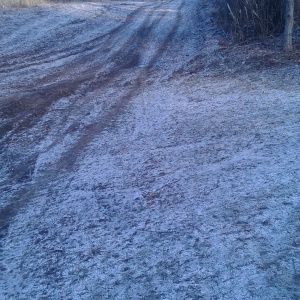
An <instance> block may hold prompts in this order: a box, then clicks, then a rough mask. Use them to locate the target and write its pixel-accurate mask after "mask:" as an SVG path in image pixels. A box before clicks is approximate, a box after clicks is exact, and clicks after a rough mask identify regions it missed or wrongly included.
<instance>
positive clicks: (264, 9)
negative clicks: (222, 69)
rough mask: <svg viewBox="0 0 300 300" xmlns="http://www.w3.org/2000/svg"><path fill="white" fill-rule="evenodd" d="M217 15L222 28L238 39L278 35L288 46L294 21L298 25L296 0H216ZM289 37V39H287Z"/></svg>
mask: <svg viewBox="0 0 300 300" xmlns="http://www.w3.org/2000/svg"><path fill="white" fill-rule="evenodd" d="M216 2H217V6H218V9H217V19H218V21H219V23H220V25H221V26H222V28H223V30H224V32H226V34H229V35H230V37H231V38H232V39H233V40H234V41H236V42H241V43H249V42H252V41H253V40H257V39H267V38H272V37H278V36H280V35H282V34H283V33H284V43H285V47H287V48H288V49H287V50H291V45H289V44H288V43H291V41H292V40H291V39H292V37H291V36H292V32H293V28H294V26H293V25H294V24H295V25H296V26H297V25H298V26H299V17H300V1H299V0H295V1H294V0H275V1H274V0H216ZM287 39H289V40H287Z"/></svg>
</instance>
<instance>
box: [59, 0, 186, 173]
mask: <svg viewBox="0 0 300 300" xmlns="http://www.w3.org/2000/svg"><path fill="white" fill-rule="evenodd" d="M184 5H185V0H183V1H181V4H180V6H179V7H178V9H177V13H176V19H175V24H174V25H173V26H172V28H171V30H170V32H169V33H168V34H167V36H166V37H165V38H164V40H163V41H162V43H161V45H160V47H159V48H158V50H157V51H156V53H155V55H154V56H153V57H152V58H151V59H150V61H149V63H148V64H147V65H146V66H145V67H144V68H143V69H142V71H141V72H140V74H139V75H138V77H137V78H136V79H135V83H134V85H133V86H132V87H131V88H130V89H129V90H128V92H127V93H126V94H125V95H124V96H123V97H121V98H120V99H119V100H118V102H116V103H115V104H114V105H113V106H112V107H111V108H110V110H109V111H108V112H107V114H105V115H104V116H103V117H102V118H101V121H99V122H96V123H93V124H92V125H91V126H90V127H89V128H87V130H86V131H85V134H84V135H81V136H80V138H79V139H78V141H77V142H76V144H75V146H73V147H72V148H71V149H69V150H68V151H67V152H66V153H65V154H64V155H63V156H62V158H61V159H60V161H59V163H58V165H59V166H63V168H64V169H70V168H72V167H73V166H74V164H75V163H76V161H77V159H78V157H79V156H80V152H81V151H82V150H83V149H84V148H85V147H86V146H87V145H88V144H89V143H90V142H91V141H92V140H93V139H94V138H95V136H96V135H99V134H101V132H103V131H104V130H106V129H109V128H113V127H114V126H115V124H116V122H117V120H118V119H119V117H120V115H122V113H124V111H125V109H126V108H127V106H128V104H129V102H130V100H131V99H132V98H133V97H134V96H135V95H137V94H138V92H139V89H140V87H141V86H142V84H143V82H144V80H145V79H146V78H147V77H148V76H149V71H150V70H152V69H153V68H154V66H155V63H156V62H157V61H158V59H159V58H160V57H161V56H162V54H163V53H164V52H165V51H167V48H168V46H169V45H170V43H171V41H172V39H173V38H174V36H175V34H176V32H177V31H178V29H179V26H180V24H181V21H182V15H181V9H182V8H183V7H184ZM164 16H165V14H164ZM161 20H162V18H161V19H160V20H159V21H157V22H156V24H155V25H158V23H159V22H160V21H161ZM151 30H153V27H151V28H147V29H146V30H145V31H143V29H141V30H140V34H142V35H143V34H145V36H148V35H149V33H150V32H151ZM135 55H138V54H137V53H134V54H131V57H132V59H133V60H134V57H135ZM129 62H130V60H129ZM123 67H124V66H123Z"/></svg>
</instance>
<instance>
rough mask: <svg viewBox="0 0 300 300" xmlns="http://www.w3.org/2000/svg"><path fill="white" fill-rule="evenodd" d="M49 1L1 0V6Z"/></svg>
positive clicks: (16, 5)
mask: <svg viewBox="0 0 300 300" xmlns="http://www.w3.org/2000/svg"><path fill="white" fill-rule="evenodd" d="M45 3H47V0H0V8H1V7H3V8H4V7H22V6H34V5H41V4H45Z"/></svg>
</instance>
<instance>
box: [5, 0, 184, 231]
mask: <svg viewBox="0 0 300 300" xmlns="http://www.w3.org/2000/svg"><path fill="white" fill-rule="evenodd" d="M184 4H185V3H184V1H181V2H180V6H179V7H178V8H177V13H176V18H175V20H174V21H173V22H174V24H173V25H171V26H170V28H168V33H167V35H165V36H164V37H163V38H162V39H161V40H159V41H158V46H157V50H156V52H155V54H154V55H153V56H152V57H151V58H150V59H149V60H148V63H147V64H146V65H145V66H143V67H141V68H139V69H138V68H137V67H139V63H140V60H141V57H142V55H143V53H142V51H144V50H145V49H147V47H148V45H149V43H151V42H152V41H151V34H153V33H154V32H155V29H156V28H158V27H159V26H161V25H160V24H161V22H163V21H165V22H169V20H165V16H166V14H168V12H167V10H166V9H165V10H162V11H161V12H159V11H155V10H153V11H152V13H149V14H148V15H147V16H146V18H145V19H144V21H143V22H142V24H141V25H140V26H139V27H138V28H137V29H135V31H134V32H133V33H132V34H131V36H130V37H129V38H128V39H127V41H125V42H124V43H123V44H122V46H121V47H120V48H119V49H118V50H117V51H116V52H113V53H112V54H111V55H109V56H108V57H107V58H106V60H104V61H101V63H99V64H97V65H96V66H94V67H93V68H90V69H87V70H86V71H84V72H83V73H82V74H81V76H80V77H78V78H75V79H67V80H63V81H59V82H54V83H51V84H49V85H47V86H44V87H43V88H42V89H37V90H36V91H34V93H28V94H27V95H25V96H23V97H19V98H17V99H11V101H14V104H16V105H17V110H16V108H15V107H14V105H10V106H5V107H4V110H3V111H2V112H3V114H4V115H5V116H8V117H13V116H15V115H16V112H17V113H18V114H17V117H18V116H20V115H27V117H25V119H22V121H21V122H18V127H17V128H15V129H12V130H11V134H10V135H8V136H5V137H4V138H3V139H2V143H1V144H2V145H4V144H5V143H9V141H10V139H11V138H12V137H13V136H14V135H16V134H18V133H20V132H21V131H24V130H27V129H28V128H30V127H31V126H33V125H34V124H35V123H36V122H37V121H38V120H39V119H40V118H41V117H42V116H43V115H44V114H45V113H46V112H47V111H48V108H49V107H50V105H51V104H52V103H53V102H55V101H57V100H58V99H61V98H62V97H69V96H71V95H73V94H74V92H75V91H77V90H78V89H79V90H81V91H82V92H83V95H81V96H80V98H82V96H84V95H85V94H86V93H88V92H91V91H94V90H96V89H100V88H105V87H106V86H108V85H109V84H112V83H114V82H115V81H116V79H117V78H118V76H120V75H124V74H128V75H129V76H131V78H132V82H133V84H132V86H131V87H128V88H126V91H125V93H124V95H123V96H122V97H120V98H119V99H117V101H116V102H115V103H114V104H112V105H111V107H110V108H109V109H108V110H107V111H106V112H105V113H104V114H103V115H102V116H101V119H100V120H99V121H98V122H95V123H93V124H91V125H90V126H88V127H85V128H84V130H83V131H82V133H81V135H80V137H79V138H78V140H76V142H75V144H73V145H72V146H71V147H70V148H69V149H68V150H67V151H66V152H65V153H64V154H62V156H61V157H60V159H59V160H58V162H56V163H55V165H54V166H52V167H51V171H49V172H50V173H49V172H45V173H42V174H40V175H39V177H38V178H36V179H35V183H30V189H27V188H26V186H27V185H28V184H27V183H26V182H30V179H31V178H30V176H29V177H28V174H29V173H30V172H32V170H31V169H30V168H31V166H32V165H34V164H35V162H32V159H34V161H36V159H37V157H33V156H31V157H28V159H27V158H26V157H25V158H24V159H23V160H22V162H21V164H20V165H19V166H18V165H17V164H16V165H15V170H12V172H11V175H10V178H11V179H9V181H7V182H6V183H5V184H6V186H9V185H12V184H13V183H14V181H17V182H18V181H19V180H21V182H22V184H23V185H24V189H25V191H26V193H25V192H24V195H21V196H20V195H12V196H11V199H14V201H13V202H14V203H13V204H12V203H8V204H7V205H5V206H4V207H2V208H1V209H0V216H1V220H2V221H1V224H0V225H1V226H3V227H4V228H6V226H7V224H8V222H9V220H10V219H11V218H12V217H14V216H16V215H17V214H18V212H19V210H20V208H24V207H25V206H26V205H27V204H26V203H27V202H28V197H29V196H28V195H31V194H32V193H33V191H34V190H35V186H36V185H38V186H40V185H41V184H42V183H43V182H48V181H49V180H53V181H55V180H57V176H58V174H60V173H61V171H59V170H62V169H65V170H66V171H71V170H72V169H73V167H74V166H75V164H76V163H77V161H78V159H79V157H80V155H81V152H82V151H83V150H84V149H85V148H86V147H87V146H88V144H89V143H90V142H91V141H92V140H93V139H94V138H95V137H96V136H98V135H99V134H101V133H102V132H103V131H104V130H107V129H111V128H114V127H115V125H116V123H117V121H118V120H119V118H120V116H121V115H122V114H123V113H124V112H125V111H126V108H127V107H128V104H129V103H130V101H131V99H132V98H133V97H134V96H135V95H137V94H138V93H139V91H140V89H141V87H142V86H143V84H144V80H145V79H146V78H147V77H148V76H149V72H150V71H152V70H153V68H154V66H155V63H156V62H157V61H158V60H159V58H160V57H161V56H162V55H163V53H164V52H166V51H167V50H168V47H170V45H171V43H172V40H173V38H174V36H175V34H176V32H177V31H178V28H179V26H180V23H181V21H182V20H181V12H180V9H182V8H183V6H184ZM163 5H167V4H165V3H160V4H159V6H156V8H158V7H162V6H163ZM136 14H137V12H136ZM153 17H154V18H153ZM129 22H130V23H131V21H129ZM129 27H130V26H129ZM122 31H123V30H122V28H121V27H120V28H119V30H118V31H117V33H120V32H122ZM115 39H118V34H116V35H113V36H111V37H110V40H111V42H112V43H113V41H114V40H115ZM86 59H87V58H84V60H86ZM108 62H112V65H113V66H112V68H111V69H110V70H109V72H108V73H107V75H106V76H104V77H100V76H101V74H100V73H99V72H100V71H101V67H103V66H104V65H105V64H107V63H108ZM133 70H135V71H137V70H138V71H137V74H136V76H134V77H132V75H130V74H131V73H132V71H133ZM99 74H100V75H99ZM79 87H80V88H79ZM39 99H43V101H41V102H39V101H38V100H39ZM83 100H84V99H83ZM76 101H79V100H76ZM76 101H75V102H74V103H73V104H72V105H73V108H72V107H71V108H70V111H69V110H68V111H66V112H65V114H64V115H63V119H62V124H63V123H64V122H65V121H66V120H67V118H68V117H69V115H72V114H74V111H75V110H76V108H78V103H76ZM10 104H11V103H10ZM87 109H88V103H87V104H86V103H84V107H82V109H81V112H84V111H87ZM77 114H78V115H80V112H79V113H78V112H77ZM78 121H80V119H77V121H75V123H74V125H76V122H78ZM10 125H11V126H13V125H14V123H13V122H12V123H11V124H10ZM69 130H72V128H68V129H66V130H65V131H63V132H62V133H61V134H59V136H58V137H57V138H56V140H55V141H54V142H53V143H52V144H51V145H50V146H49V147H47V148H46V149H45V152H47V151H50V150H51V149H52V148H53V147H54V146H55V145H56V144H58V143H60V142H61V141H62V139H63V137H64V136H65V135H66V134H67V133H68V131H69ZM29 160H30V162H29ZM22 166H23V167H24V168H23V167H22ZM26 166H27V167H26ZM57 168H58V169H57ZM56 169H57V170H56ZM20 172H21V173H20ZM18 173H20V174H23V175H22V176H21V177H22V178H20V176H18ZM18 178H19V179H18ZM42 185H43V184H42ZM32 195H33V194H32ZM30 197H31V196H30ZM32 197H33V196H32Z"/></svg>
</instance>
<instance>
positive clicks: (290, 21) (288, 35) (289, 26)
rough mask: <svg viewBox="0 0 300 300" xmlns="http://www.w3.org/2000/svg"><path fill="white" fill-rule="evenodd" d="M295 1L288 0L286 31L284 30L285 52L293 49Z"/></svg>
mask: <svg viewBox="0 0 300 300" xmlns="http://www.w3.org/2000/svg"><path fill="white" fill-rule="evenodd" d="M294 2H295V1H294V0H286V4H285V5H286V8H285V9H286V15H285V30H284V50H285V51H288V52H290V51H292V49H293V27H294V6H295V3H294Z"/></svg>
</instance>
